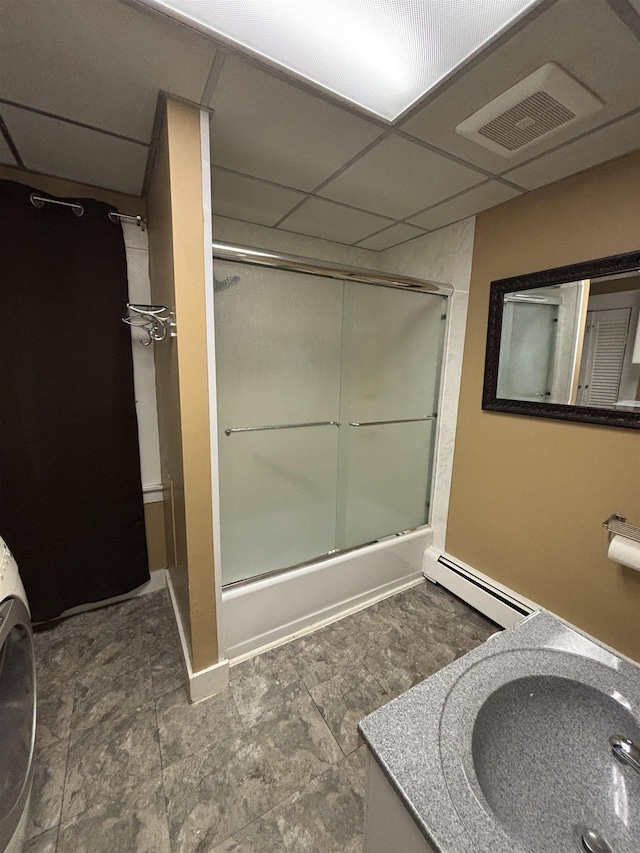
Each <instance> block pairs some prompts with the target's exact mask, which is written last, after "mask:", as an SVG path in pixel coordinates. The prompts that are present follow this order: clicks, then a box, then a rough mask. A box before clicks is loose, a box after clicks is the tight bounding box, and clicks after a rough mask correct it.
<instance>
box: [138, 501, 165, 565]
mask: <svg viewBox="0 0 640 853" xmlns="http://www.w3.org/2000/svg"><path fill="white" fill-rule="evenodd" d="M144 528H145V531H146V534H147V553H148V555H149V571H150V572H157V571H158V569H166V567H167V548H166V543H165V532H164V501H154V502H153V503H149V504H145V505H144Z"/></svg>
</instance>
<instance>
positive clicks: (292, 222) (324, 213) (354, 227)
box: [278, 198, 391, 244]
mask: <svg viewBox="0 0 640 853" xmlns="http://www.w3.org/2000/svg"><path fill="white" fill-rule="evenodd" d="M390 224H391V223H390V222H389V220H388V219H383V218H382V217H381V216H374V215H373V214H371V213H364V212H362V211H360V210H352V208H350V207H343V206H342V205H340V204H334V203H333V202H331V201H324V200H323V199H321V198H310V199H308V201H305V203H304V204H303V205H302V206H301V207H299V208H298V209H297V210H295V211H294V212H293V213H292V214H291V216H288V217H287V218H286V219H285V220H284V221H283V222H282V223H281V224H280V225H279V226H278V227H279V228H282V229H283V230H285V231H295V232H297V233H298V234H307V235H308V236H309V237H321V238H322V239H323V240H333V241H334V242H335V243H347V244H351V243H355V242H357V241H358V240H362V239H364V238H365V237H368V236H369V235H370V234H373V233H374V232H375V231H380V229H381V228H384V227H385V225H390Z"/></svg>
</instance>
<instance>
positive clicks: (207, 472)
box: [147, 100, 218, 671]
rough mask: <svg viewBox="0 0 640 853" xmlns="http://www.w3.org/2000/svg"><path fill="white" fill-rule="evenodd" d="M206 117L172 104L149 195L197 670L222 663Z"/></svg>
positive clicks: (179, 534)
mask: <svg viewBox="0 0 640 853" xmlns="http://www.w3.org/2000/svg"><path fill="white" fill-rule="evenodd" d="M201 168H202V166H201V156H200V117H199V112H198V110H197V109H196V108H194V107H191V106H190V105H188V104H184V103H179V102H176V101H172V100H168V101H167V112H166V117H165V122H164V126H163V129H162V133H161V137H160V141H159V145H158V151H157V155H156V159H155V163H154V167H153V174H152V178H151V183H150V187H149V193H148V196H147V209H148V217H149V266H150V276H151V293H152V299H153V301H154V302H156V303H158V304H162V305H169V306H171V307H174V308H175V312H176V322H177V332H178V336H177V338H175V339H172V340H167V341H164V342H163V343H162V344H159V345H157V346H156V347H155V360H156V388H157V395H158V421H159V431H160V452H161V457H162V468H163V472H162V476H163V485H164V488H165V498H166V500H165V505H166V507H167V513H166V515H165V525H166V531H167V554H168V560H169V567H170V572H171V579H172V583H173V586H174V589H175V592H176V597H177V600H178V606H179V608H180V613H181V616H182V621H183V624H184V625H185V628H186V631H187V634H188V640H189V643H190V646H191V661H192V666H193V669H194V670H195V671H197V670H200V669H204V668H206V667H208V666H211V665H212V664H214V663H217V662H218V648H217V636H216V607H215V588H214V571H213V522H212V503H211V460H210V446H209V443H210V425H209V392H208V376H207V333H206V322H205V272H204V243H203V218H202V217H203V209H202V172H201Z"/></svg>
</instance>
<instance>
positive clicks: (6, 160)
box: [0, 133, 16, 166]
mask: <svg viewBox="0 0 640 853" xmlns="http://www.w3.org/2000/svg"><path fill="white" fill-rule="evenodd" d="M0 163H3V164H4V165H5V166H15V165H16V161H15V158H14V156H13V154H12V153H11V149H10V148H9V146H8V145H7V143H6V142H5V138H4V136H3V135H2V134H1V133H0Z"/></svg>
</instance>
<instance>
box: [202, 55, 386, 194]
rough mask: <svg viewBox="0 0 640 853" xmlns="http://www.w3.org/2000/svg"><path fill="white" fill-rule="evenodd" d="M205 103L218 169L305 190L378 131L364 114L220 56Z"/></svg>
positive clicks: (230, 58)
mask: <svg viewBox="0 0 640 853" xmlns="http://www.w3.org/2000/svg"><path fill="white" fill-rule="evenodd" d="M211 106H212V107H213V108H214V109H215V114H214V116H213V118H212V121H211V157H212V162H213V163H214V164H215V165H217V166H225V167H226V168H228V169H232V170H233V171H235V172H242V173H244V174H246V175H253V176H254V177H257V178H264V179H265V180H269V181H273V182H274V183H276V184H283V185H285V186H289V187H293V188H295V189H301V190H312V189H314V188H315V187H317V186H318V184H320V183H322V181H324V180H326V179H327V178H328V177H329V176H330V175H332V174H333V173H334V172H335V171H336V170H337V169H339V168H340V167H341V166H342V165H344V163H346V162H347V161H348V160H350V159H351V158H352V157H354V156H355V155H356V154H357V153H358V152H359V151H360V150H361V149H362V148H364V147H365V146H366V145H368V144H369V143H370V142H372V141H373V140H374V139H375V138H376V137H378V136H379V135H380V134H381V133H382V131H381V129H380V128H379V127H377V126H376V125H374V124H372V123H371V122H369V121H366V120H365V119H362V118H359V117H358V116H355V115H352V114H351V113H349V112H347V111H346V110H343V109H341V108H340V107H337V106H333V105H332V104H329V103H327V102H326V101H324V100H322V99H321V98H316V97H315V96H314V95H311V94H309V93H307V92H304V91H302V90H301V89H299V88H297V87H296V86H292V85H290V84H289V83H286V82H284V81H283V80H280V79H277V78H276V77H273V76H272V75H270V74H268V73H266V72H265V71H262V70H260V69H258V68H257V67H255V66H252V65H250V64H249V63H247V62H244V61H242V60H241V59H239V58H237V57H234V56H227V58H226V59H225V63H224V66H223V68H222V71H221V74H220V77H219V79H218V83H217V86H216V89H215V91H214V94H213V98H212V101H211Z"/></svg>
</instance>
